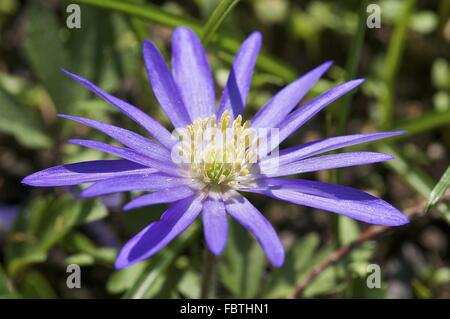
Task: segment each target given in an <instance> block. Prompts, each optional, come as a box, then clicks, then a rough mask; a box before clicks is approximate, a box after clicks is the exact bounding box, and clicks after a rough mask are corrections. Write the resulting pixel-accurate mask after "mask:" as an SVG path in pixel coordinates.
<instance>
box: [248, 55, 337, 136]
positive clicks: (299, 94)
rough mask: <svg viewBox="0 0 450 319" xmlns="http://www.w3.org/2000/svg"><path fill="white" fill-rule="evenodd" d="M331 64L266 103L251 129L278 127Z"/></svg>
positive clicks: (323, 66)
mask: <svg viewBox="0 0 450 319" xmlns="http://www.w3.org/2000/svg"><path fill="white" fill-rule="evenodd" d="M331 64H332V62H325V63H323V64H322V65H320V66H318V67H317V68H315V69H314V70H312V71H309V72H308V73H306V74H305V75H303V76H302V77H301V78H299V79H297V80H296V81H294V82H292V83H291V84H289V85H287V86H286V87H285V88H283V89H282V90H281V91H280V92H278V93H277V94H276V95H275V96H274V97H273V98H272V99H270V101H269V102H267V103H266V104H265V105H264V106H263V107H262V108H261V110H259V111H258V113H256V114H255V116H254V117H253V119H252V123H251V127H253V128H272V127H278V125H279V124H280V122H281V121H283V120H284V118H285V117H286V116H287V115H288V114H289V113H290V112H291V111H292V110H293V109H294V107H295V106H296V105H297V104H298V103H299V102H300V100H301V99H302V98H304V97H305V95H306V94H307V93H308V92H309V90H310V89H311V88H312V87H313V86H314V84H316V82H317V81H318V80H319V79H320V77H321V76H322V75H323V74H324V73H325V72H326V71H327V70H328V68H329V67H330V66H331Z"/></svg>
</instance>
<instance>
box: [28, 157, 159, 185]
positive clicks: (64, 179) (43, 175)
mask: <svg viewBox="0 0 450 319" xmlns="http://www.w3.org/2000/svg"><path fill="white" fill-rule="evenodd" d="M155 172H156V170H155V169H153V168H148V167H145V166H142V165H139V164H136V163H133V162H130V161H126V160H101V161H88V162H80V163H74V164H65V165H59V166H54V167H50V168H47V169H44V170H42V171H39V172H36V173H34V174H31V175H29V176H27V177H25V178H24V179H23V180H22V183H24V184H26V185H30V186H67V185H77V184H83V183H89V182H95V181H100V180H104V179H108V178H112V177H119V176H127V175H130V174H133V173H142V174H146V173H147V174H151V173H155Z"/></svg>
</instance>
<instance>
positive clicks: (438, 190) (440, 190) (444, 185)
mask: <svg viewBox="0 0 450 319" xmlns="http://www.w3.org/2000/svg"><path fill="white" fill-rule="evenodd" d="M449 186H450V166H449V167H448V168H447V170H446V171H445V172H444V174H443V175H442V177H441V179H440V180H439V182H438V183H437V184H436V186H435V187H434V188H433V190H432V191H431V194H430V198H428V203H427V209H430V208H431V207H433V206H434V205H436V203H437V202H438V201H439V200H440V199H441V198H442V196H444V193H445V192H446V190H447V189H448V188H449Z"/></svg>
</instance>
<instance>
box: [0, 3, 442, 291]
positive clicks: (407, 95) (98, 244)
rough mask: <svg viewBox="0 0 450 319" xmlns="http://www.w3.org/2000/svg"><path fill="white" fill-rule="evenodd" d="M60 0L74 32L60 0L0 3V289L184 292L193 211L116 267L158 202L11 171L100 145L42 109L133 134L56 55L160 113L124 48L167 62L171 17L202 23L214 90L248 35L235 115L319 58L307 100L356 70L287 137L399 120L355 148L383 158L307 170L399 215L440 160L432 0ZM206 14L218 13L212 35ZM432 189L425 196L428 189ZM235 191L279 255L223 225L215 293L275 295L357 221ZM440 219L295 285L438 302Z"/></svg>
mask: <svg viewBox="0 0 450 319" xmlns="http://www.w3.org/2000/svg"><path fill="white" fill-rule="evenodd" d="M224 2H225V3H226V2H228V3H231V2H232V1H224ZM70 3H79V4H80V7H81V28H80V29H69V28H68V27H67V26H66V19H67V18H68V16H69V13H67V12H66V8H67V5H68V4H69V2H64V1H58V0H47V1H44V0H42V1H38V0H33V1H24V0H20V1H19V0H2V1H0V297H4V298H120V297H124V298H164V297H171V298H172V297H173V298H176V297H185V298H196V297H199V296H200V287H201V282H202V271H203V264H204V259H203V258H204V242H203V237H202V233H201V225H200V224H199V223H198V224H195V225H193V226H192V227H191V228H190V229H189V230H188V231H187V232H185V233H184V234H183V235H182V236H180V238H178V239H177V240H175V241H174V242H173V243H171V244H170V245H169V246H168V247H167V248H165V249H164V250H163V251H161V252H160V253H159V254H158V255H156V256H155V257H153V258H151V259H150V260H148V261H146V262H143V263H140V264H138V265H135V266H133V267H131V268H129V269H126V270H121V271H116V270H114V267H113V263H114V259H115V256H116V254H117V251H118V249H119V248H120V247H121V245H122V244H123V243H124V242H125V241H126V240H127V239H129V238H130V237H131V236H132V235H133V234H134V233H136V232H137V231H138V230H140V229H141V228H142V227H144V226H145V225H146V224H147V223H149V222H150V221H152V220H156V219H158V218H159V216H160V214H161V213H162V212H163V211H164V208H165V207H163V206H155V207H156V208H155V207H153V208H147V209H140V210H136V211H132V212H128V213H123V212H122V211H121V205H122V204H123V203H124V202H125V201H126V200H128V199H130V196H131V195H130V194H122V195H113V196H107V197H104V198H101V199H97V200H84V199H83V200H80V199H79V198H78V196H77V194H78V192H79V189H78V188H75V187H74V188H56V189H54V188H30V187H26V186H24V185H22V184H21V183H20V181H21V179H22V178H23V177H24V176H26V175H27V174H30V173H32V172H34V171H37V170H40V169H43V168H46V167H49V166H52V165H57V164H61V163H71V162H78V161H84V160H93V159H101V158H107V156H106V155H104V154H100V153H98V152H96V151H93V150H87V149H83V148H80V147H78V146H76V145H68V144H65V143H64V141H65V140H66V139H68V138H74V137H83V138H85V137H89V138H93V139H98V140H103V141H108V139H107V138H106V137H105V136H103V135H101V134H99V133H98V132H95V131H93V130H90V129H88V128H86V127H82V126H80V125H76V124H73V123H69V121H67V120H63V119H60V118H57V117H56V116H55V114H57V113H66V114H71V115H79V116H84V117H90V118H93V119H97V120H101V121H105V122H108V123H114V124H115V125H119V126H123V127H126V128H129V129H133V130H135V131H137V132H140V133H143V134H144V132H143V131H142V130H141V129H140V128H138V127H137V126H136V125H134V124H133V123H132V122H131V121H130V120H129V119H127V118H126V117H124V116H122V115H120V114H118V112H117V111H115V109H114V108H112V107H110V106H109V105H107V104H106V103H105V102H103V101H102V100H100V99H99V98H97V97H94V96H93V95H92V94H91V93H90V92H88V91H87V90H85V89H84V88H82V87H81V86H80V85H78V84H77V83H75V82H73V81H72V80H70V79H69V78H68V77H67V76H65V75H64V74H62V72H60V68H65V69H68V70H70V71H71V72H75V73H78V74H80V75H82V76H84V77H86V78H88V79H90V80H91V81H93V82H94V83H97V84H99V85H100V86H101V87H102V88H104V89H105V90H107V91H108V92H112V93H114V94H115V95H116V96H119V97H121V98H123V99H125V100H127V101H129V102H131V103H133V104H134V105H137V106H138V107H140V108H141V109H143V110H145V111H146V112H148V113H149V114H151V115H152V116H154V117H155V118H157V119H158V120H160V121H162V122H164V123H168V122H167V119H166V118H165V117H164V115H163V114H162V111H161V110H160V108H159V107H158V104H157V102H156V100H155V98H154V96H153V93H152V90H151V88H150V86H149V83H148V80H147V78H146V74H145V71H144V67H143V61H142V56H141V50H140V47H141V43H142V40H143V39H144V38H148V39H151V40H152V41H154V42H156V43H157V45H158V47H159V48H161V49H162V51H163V53H164V55H165V56H166V57H170V36H171V30H172V29H173V28H174V27H176V26H179V25H185V26H188V27H191V28H193V29H194V30H195V31H196V32H198V33H199V35H202V34H205V32H206V33H207V32H211V33H210V35H212V38H211V41H210V42H209V44H208V54H209V61H210V63H211V65H212V69H213V72H214V76H215V79H216V83H217V86H218V87H219V88H223V86H224V84H225V82H226V79H227V75H228V69H229V67H230V64H231V61H232V58H233V54H234V53H235V52H236V50H237V48H238V46H239V43H240V42H241V41H242V40H243V39H244V38H245V37H246V36H247V35H248V34H250V33H251V32H252V31H255V30H259V31H261V32H262V34H263V39H264V42H263V54H262V56H261V57H260V59H259V60H258V64H257V69H256V71H255V76H254V80H253V83H252V90H251V93H250V96H249V102H248V110H249V114H253V113H254V112H255V111H256V110H257V109H259V108H260V107H261V106H262V105H263V104H264V103H265V102H266V101H267V100H268V99H269V98H270V97H271V96H272V95H273V94H274V93H275V92H276V91H277V90H279V89H280V88H281V87H282V86H283V85H285V84H286V83H288V82H290V81H292V80H293V79H295V78H296V77H298V76H300V75H301V74H302V73H305V72H306V71H308V70H310V69H312V68H314V67H315V66H317V65H318V64H320V63H322V62H324V61H325V60H334V61H335V64H334V66H333V67H332V69H331V70H330V71H329V72H328V73H327V75H326V76H325V77H324V79H322V80H320V82H319V83H318V84H317V85H316V86H315V87H314V89H313V90H312V91H311V93H310V94H309V95H308V97H307V98H308V99H309V98H311V97H314V96H316V95H318V94H320V93H322V92H323V91H325V90H327V89H329V88H331V87H332V86H334V85H336V84H338V83H341V82H343V81H345V80H348V79H351V78H355V77H364V78H366V79H367V80H366V82H365V83H364V84H363V85H362V88H360V89H359V90H358V91H357V92H356V93H355V94H353V95H348V96H346V97H344V98H342V99H340V100H339V101H337V102H335V103H334V104H333V105H331V106H329V107H328V108H327V109H326V111H323V112H322V113H321V114H320V115H319V116H317V117H316V118H315V119H314V120H312V121H311V122H310V123H308V124H307V125H306V126H305V127H304V128H302V129H301V131H299V132H298V133H297V134H296V135H295V137H294V138H291V139H290V140H289V141H288V142H287V144H286V145H296V144H299V142H305V141H311V140H313V139H319V138H324V137H326V136H332V135H337V134H346V133H367V132H374V131H377V130H397V129H405V130H408V134H406V135H402V136H400V137H397V138H395V139H391V140H387V141H381V142H377V143H374V144H372V145H370V146H369V145H364V146H363V148H365V149H373V150H378V151H384V152H387V153H391V154H393V155H394V156H395V157H396V159H395V160H394V161H391V162H388V163H386V164H384V165H370V166H364V167H354V168H349V169H343V170H340V171H339V172H335V171H327V172H321V173H320V174H307V176H306V177H307V178H314V179H318V180H323V181H329V182H339V183H341V184H344V185H347V186H351V187H355V188H359V189H363V190H365V191H368V192H370V193H372V194H374V195H376V196H379V197H381V198H383V199H385V200H387V201H389V202H390V203H392V204H393V205H395V206H396V207H398V208H399V209H401V210H407V209H408V208H410V207H415V206H417V205H419V207H420V205H423V203H425V202H426V201H427V200H428V199H429V198H430V194H431V191H432V189H433V187H434V186H435V184H436V183H437V182H438V180H439V179H440V178H441V176H442V175H443V173H444V172H445V171H446V169H447V167H448V166H449V162H450V161H449V155H450V64H449V63H450V19H449V17H450V1H448V0H433V1H429V0H420V1H419V0H403V1H402V0H384V1H370V2H368V1H356V0H355V1H289V0H244V1H240V2H238V3H237V4H236V3H233V4H236V6H235V7H234V8H233V9H232V10H231V11H230V12H229V13H228V14H227V15H226V16H220V15H219V18H220V17H224V18H225V19H224V21H223V23H222V24H221V25H219V23H217V21H218V20H217V21H214V19H210V17H211V16H214V15H212V13H213V11H214V9H215V8H216V7H217V5H218V4H219V1H218V0H196V1H181V0H180V1H144V0H135V1H131V0H130V1H120V0H73V1H70ZM369 3H375V4H377V5H379V7H380V8H381V27H380V28H367V26H366V18H367V15H368V14H367V10H366V9H367V5H368V4H369ZM222 4H223V3H222ZM217 12H218V11H216V13H217ZM219 13H220V12H219ZM208 19H209V20H208ZM219 20H220V19H219ZM206 21H209V23H206ZM215 22H216V23H215ZM211 26H217V27H218V28H217V32H215V33H213V32H212V31H214V28H211ZM218 91H219V90H218ZM359 148H361V146H360V147H359ZM448 175H450V174H448ZM449 180H450V176H447V177H446V178H444V179H443V181H442V183H441V184H440V187H441V189H442V188H443V189H444V190H445V189H446V188H447V187H448V183H449ZM433 196H434V199H436V200H437V195H436V192H434V193H433V194H432V199H433ZM250 199H251V201H252V202H253V203H255V205H256V206H257V207H258V208H260V209H261V211H262V212H264V214H265V215H266V216H267V217H268V219H269V220H270V221H271V222H272V223H273V224H274V226H275V228H276V229H277V231H278V233H279V234H280V236H281V238H282V240H283V242H284V245H285V247H286V249H287V251H288V258H287V261H286V264H285V266H284V267H283V268H281V269H278V270H274V269H272V268H270V267H269V266H268V264H267V261H266V258H265V256H264V254H263V252H262V250H261V249H260V248H259V246H258V244H257V243H256V241H255V240H254V239H253V238H252V237H251V236H250V235H249V234H247V233H246V232H245V231H244V230H243V229H242V228H241V227H240V226H238V225H236V224H234V223H233V224H232V227H231V230H230V237H229V242H228V246H227V249H226V251H225V253H224V254H223V256H221V258H220V259H219V261H218V265H217V266H218V267H217V273H216V275H217V279H216V284H215V296H216V297H235V298H240V297H244V298H253V297H262V298H286V297H289V296H292V293H293V290H294V288H295V287H296V286H297V285H299V284H302V282H304V281H305V280H306V278H307V277H308V276H309V275H310V273H311V272H312V271H313V269H315V267H317V265H318V264H319V263H321V262H322V261H323V260H325V259H326V258H328V257H329V256H330V255H331V254H333V252H335V251H336V250H337V249H339V248H340V247H342V246H343V245H348V244H351V243H352V242H354V241H355V240H356V239H357V238H358V236H359V235H360V234H361V233H362V232H364V231H365V230H367V229H368V227H370V225H367V224H362V223H357V222H355V221H353V220H349V219H347V218H343V217H337V216H335V215H333V214H330V213H326V212H322V211H318V210H314V209H309V208H305V207H299V206H295V205H290V204H286V203H281V202H276V201H274V200H268V199H263V198H261V197H250ZM449 223H450V208H449V207H448V206H447V204H446V203H440V204H439V205H436V206H435V207H433V209H430V210H429V211H427V212H426V213H424V214H420V216H419V217H416V218H414V219H413V220H412V222H411V224H409V225H407V226H406V227H401V228H397V229H393V230H391V231H390V232H387V233H386V235H384V236H382V237H381V238H379V239H377V240H373V241H372V240H369V241H366V242H364V243H363V244H362V245H360V246H358V247H356V248H355V249H354V250H353V251H352V252H351V253H350V254H348V255H346V256H345V257H344V258H342V259H340V260H339V261H338V262H337V263H336V264H334V265H332V266H330V267H328V268H326V270H325V271H323V272H321V274H320V275H319V276H318V277H317V278H316V279H315V280H314V281H312V282H311V283H310V284H309V285H308V286H307V287H306V288H305V289H304V290H303V291H302V296H304V297H331V298H336V297H342V298H352V297H361V298H367V297H374V298H449V297H450V263H449V256H450V247H449V243H450V242H449V238H450V226H449ZM72 263H76V264H79V265H80V266H81V288H80V289H69V288H68V287H67V285H66V279H67V276H68V275H69V274H68V273H66V266H67V265H69V264H72ZM373 263H375V264H379V265H380V267H381V278H382V283H381V288H379V289H369V288H368V287H367V285H366V279H367V276H368V274H369V273H368V272H367V265H369V264H373Z"/></svg>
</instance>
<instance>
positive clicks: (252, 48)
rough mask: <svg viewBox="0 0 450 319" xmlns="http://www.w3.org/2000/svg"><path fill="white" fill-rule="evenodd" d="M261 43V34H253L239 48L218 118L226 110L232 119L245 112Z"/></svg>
mask: <svg viewBox="0 0 450 319" xmlns="http://www.w3.org/2000/svg"><path fill="white" fill-rule="evenodd" d="M261 42H262V37H261V33H259V32H253V33H252V34H251V35H250V36H249V37H248V38H247V39H246V40H245V41H244V42H243V43H242V45H241V47H240V48H239V51H238V52H237V54H236V57H235V58H234V62H233V65H232V66H231V70H230V75H229V77H228V81H227V84H226V86H225V89H224V91H223V95H222V99H221V101H220V106H219V111H218V112H217V115H218V116H217V117H218V118H220V116H221V115H222V113H223V111H225V110H229V111H230V113H231V115H232V118H235V117H236V116H238V115H239V114H242V113H243V112H244V108H245V104H246V103H247V97H248V92H249V90H250V84H251V82H252V75H253V69H254V68H255V64H256V58H257V57H258V53H259V49H260V48H261Z"/></svg>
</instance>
